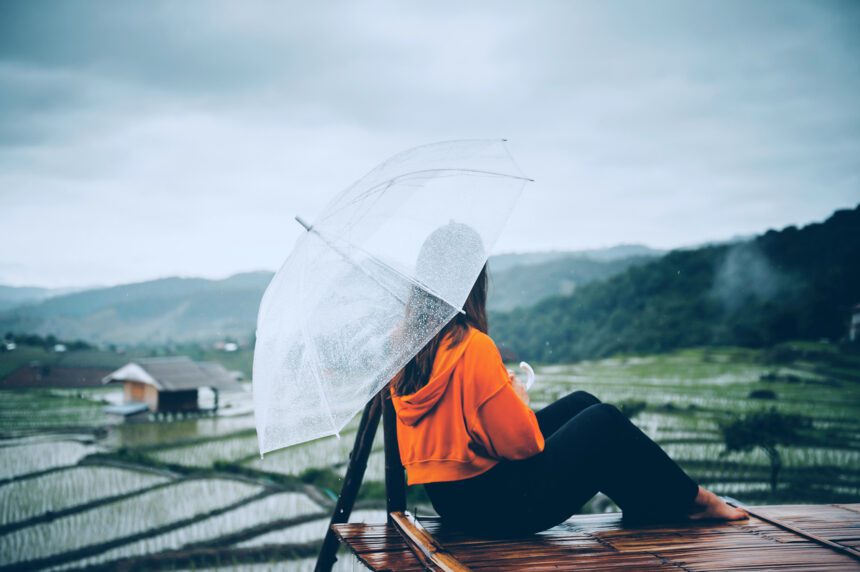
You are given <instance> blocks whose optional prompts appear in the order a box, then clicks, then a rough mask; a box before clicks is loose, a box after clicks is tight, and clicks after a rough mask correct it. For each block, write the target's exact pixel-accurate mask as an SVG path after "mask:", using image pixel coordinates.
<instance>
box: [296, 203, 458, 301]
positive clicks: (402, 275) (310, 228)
mask: <svg viewBox="0 0 860 572" xmlns="http://www.w3.org/2000/svg"><path fill="white" fill-rule="evenodd" d="M296 220H297V221H298V222H299V224H300V225H302V226H303V227H305V229H307V231H308V232H312V233H314V234H316V235H317V236H318V237H320V239H321V240H322V241H323V242H324V243H325V244H327V245H328V246H329V248H331V249H332V250H334V251H335V252H337V253H338V254H340V256H341V257H343V258H344V259H346V260H347V261H348V262H349V263H350V264H352V265H353V266H355V267H356V268H358V269H359V270H360V271H361V272H363V273H364V274H365V275H366V276H367V277H368V278H370V279H371V280H373V281H374V282H376V283H377V284H378V285H379V286H381V287H382V288H384V289H385V290H386V291H387V292H388V293H389V294H391V295H392V296H394V297H395V298H397V299H398V300H400V302H401V303H403V305H407V303H406V302H405V301H404V300H403V299H402V298H401V297H400V296H398V295H397V294H396V293H395V292H394V291H392V290H391V289H390V288H389V287H388V286H386V285H385V284H383V283H382V282H380V281H379V279H377V278H376V277H375V276H373V275H372V274H370V273H369V272H368V271H367V270H365V269H364V268H363V267H362V266H361V265H360V264H358V263H357V262H355V261H354V260H352V259H351V258H350V257H349V255H348V254H345V253H344V252H343V251H341V250H340V249H339V248H338V247H337V246H335V245H334V244H332V243H331V241H330V240H328V239H327V238H326V237H325V236H323V234H322V233H321V232H320V231H319V230H317V229H316V228H314V226H311V225H308V223H306V222H305V221H304V220H302V219H301V217H296ZM337 239H338V240H341V241H343V242H345V243H346V244H348V245H349V246H350V247H352V248H354V249H356V250H358V251H360V252H362V253H364V254H365V255H366V256H367V257H368V258H370V259H371V260H372V261H373V262H375V263H376V264H378V265H380V266H382V267H383V268H385V269H387V270H389V271H391V272H393V273H394V274H396V275H397V276H399V277H400V278H403V279H404V280H406V281H407V282H409V283H411V284H412V285H413V286H415V287H417V288H419V289H421V290H423V291H424V292H426V293H427V294H430V295H431V296H433V297H434V298H436V299H437V300H441V301H442V302H445V303H446V304H448V305H449V306H451V307H452V308H454V309H455V310H457V311H458V312H459V313H461V314H464V315H465V313H466V312H465V310H463V308H461V307H459V306H457V305H456V304H453V303H452V302H450V301H449V300H447V299H445V297H443V296H442V295H441V294H438V293H437V292H436V291H434V290H433V289H432V288H430V287H429V286H427V285H426V284H424V283H423V282H420V281H419V280H418V279H417V278H413V277H412V276H409V275H408V274H405V273H403V272H401V271H400V270H398V269H397V268H395V267H393V266H391V265H390V264H388V263H387V262H385V261H383V260H380V259H379V258H377V257H376V256H375V255H374V254H373V253H371V252H368V251H367V250H365V249H363V248H362V247H360V246H358V245H357V244H353V243H352V242H350V241H348V240H346V239H344V238H342V237H337Z"/></svg>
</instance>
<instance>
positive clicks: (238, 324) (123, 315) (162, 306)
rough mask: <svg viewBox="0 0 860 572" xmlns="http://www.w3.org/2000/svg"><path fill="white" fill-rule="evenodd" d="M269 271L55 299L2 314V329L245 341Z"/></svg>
mask: <svg viewBox="0 0 860 572" xmlns="http://www.w3.org/2000/svg"><path fill="white" fill-rule="evenodd" d="M271 278H272V273H270V272H251V273H244V274H237V275H235V276H231V277H230V278H227V279H224V280H208V279H205V278H163V279H160V280H153V281H149V282H140V283H136V284H124V285H120V286H113V287H110V288H98V289H93V290H86V291H83V292H77V293H74V294H69V295H66V296H58V297H55V298H51V299H48V300H45V301H43V302H41V303H38V304H35V305H30V306H23V307H19V308H15V309H13V310H10V311H6V312H3V313H2V314H0V330H2V331H4V332H6V331H12V332H16V333H36V334H40V335H47V334H54V335H56V336H57V337H60V338H62V339H84V340H87V341H90V342H104V343H125V344H132V343H153V344H160V343H164V342H167V341H175V342H179V341H196V340H212V339H218V338H224V337H240V338H248V337H249V336H250V334H251V333H252V332H253V331H254V328H255V326H256V319H257V308H258V306H259V303H260V297H261V296H262V293H263V291H264V290H265V288H266V285H267V284H268V283H269V281H270V280H271Z"/></svg>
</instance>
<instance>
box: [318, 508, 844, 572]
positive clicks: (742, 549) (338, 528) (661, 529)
mask: <svg viewBox="0 0 860 572" xmlns="http://www.w3.org/2000/svg"><path fill="white" fill-rule="evenodd" d="M749 508H750V509H753V510H754V512H755V514H757V515H759V517H756V516H752V515H751V516H750V519H749V520H747V521H737V522H690V523H683V524H678V525H672V526H665V525H660V526H658V525H649V526H629V525H626V526H625V525H622V522H621V516H620V514H617V513H614V514H601V515H577V516H574V517H572V518H571V519H570V520H568V521H566V522H564V523H562V524H560V525H559V526H556V527H554V528H552V529H550V530H548V531H546V532H542V533H540V534H537V535H534V536H530V537H521V538H514V539H505V540H499V539H486V538H477V537H474V536H468V535H465V534H462V533H458V532H456V531H450V530H445V529H444V528H443V527H442V526H441V524H440V522H439V520H438V519H437V518H423V517H422V518H420V519H419V520H418V521H415V520H414V519H410V520H411V521H412V523H413V526H412V528H409V523H408V522H407V523H403V522H399V521H398V516H397V515H398V514H400V515H401V519H402V518H403V517H402V514H403V513H392V522H391V523H390V524H334V525H332V529H333V531H334V532H335V534H336V535H337V537H338V538H339V539H340V540H341V542H343V543H344V544H345V545H346V546H348V547H349V548H350V549H351V550H352V551H353V552H354V553H355V555H356V556H357V557H358V558H359V560H361V561H362V562H363V563H364V564H365V565H366V566H368V567H369V568H370V569H372V570H395V571H397V572H410V571H421V570H497V571H505V570H529V571H534V572H540V571H544V570H555V571H561V570H577V571H593V570H673V571H678V570H688V571H694V570H695V571H698V570H706V571H734V570H747V571H750V570H780V571H795V570H808V571H827V570H860V559H858V558H857V555H858V554H860V552H857V551H858V550H860V503H858V504H830V505H771V506H758V507H749ZM407 518H408V515H407ZM404 524H405V525H406V526H404ZM779 524H781V525H782V526H779ZM416 536H417V538H416ZM810 536H812V537H816V538H817V539H818V540H815V539H813V538H810ZM422 537H423V538H422ZM828 542H829V543H830V544H829V545H828ZM851 554H854V556H851ZM440 556H441V558H440ZM437 563H438V565H437Z"/></svg>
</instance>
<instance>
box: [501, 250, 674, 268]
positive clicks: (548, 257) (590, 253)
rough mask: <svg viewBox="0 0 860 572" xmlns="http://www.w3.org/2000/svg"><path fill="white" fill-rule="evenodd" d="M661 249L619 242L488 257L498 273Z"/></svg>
mask: <svg viewBox="0 0 860 572" xmlns="http://www.w3.org/2000/svg"><path fill="white" fill-rule="evenodd" d="M664 253H665V251H663V250H655V249H653V248H650V247H648V246H645V245H642V244H619V245H617V246H610V247H609V248H598V249H592V250H573V251H564V250H550V251H545V252H523V253H516V252H515V253H508V254H497V255H495V256H491V257H490V264H489V269H490V271H491V272H494V273H498V272H504V271H506V270H510V269H511V268H513V267H515V266H534V265H537V264H544V263H547V262H555V261H558V260H560V259H565V258H567V259H587V260H596V261H599V262H612V261H616V260H620V259H622V258H629V257H632V256H661V255H663V254H664Z"/></svg>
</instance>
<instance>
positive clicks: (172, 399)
mask: <svg viewBox="0 0 860 572" xmlns="http://www.w3.org/2000/svg"><path fill="white" fill-rule="evenodd" d="M102 383H105V384H107V383H122V384H123V392H124V401H125V402H126V403H145V404H146V405H147V407H148V408H149V410H150V411H152V412H154V413H165V412H190V411H197V410H198V405H197V392H198V390H199V389H200V388H201V387H208V388H210V389H212V390H213V391H214V392H215V409H216V410H217V409H218V392H219V391H241V390H242V386H241V385H239V383H237V382H236V381H235V380H234V379H233V377H232V376H231V375H230V373H229V372H228V371H227V370H226V369H224V368H223V367H222V366H221V365H220V364H217V363H214V362H195V361H194V360H192V359H190V358H188V357H185V356H177V357H166V358H145V359H138V360H135V361H133V362H131V363H128V364H126V365H124V366H123V367H121V368H119V369H118V370H116V371H114V372H113V373H110V374H108V375H107V376H105V377H104V379H102Z"/></svg>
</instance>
